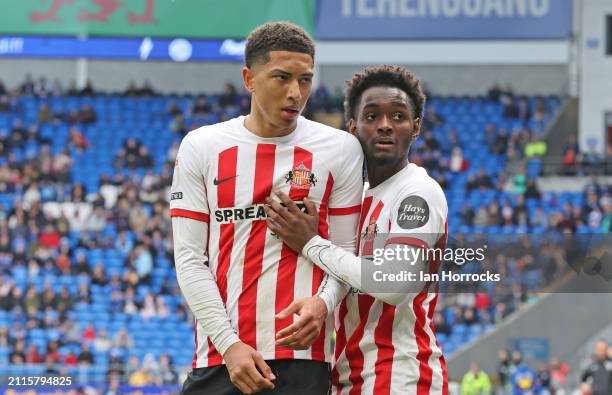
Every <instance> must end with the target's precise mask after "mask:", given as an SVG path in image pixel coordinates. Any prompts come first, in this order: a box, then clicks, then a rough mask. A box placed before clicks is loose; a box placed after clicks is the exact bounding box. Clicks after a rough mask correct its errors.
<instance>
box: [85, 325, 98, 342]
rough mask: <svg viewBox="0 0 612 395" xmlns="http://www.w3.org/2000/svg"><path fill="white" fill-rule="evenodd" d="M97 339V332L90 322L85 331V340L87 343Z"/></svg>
mask: <svg viewBox="0 0 612 395" xmlns="http://www.w3.org/2000/svg"><path fill="white" fill-rule="evenodd" d="M95 339H96V330H95V328H94V326H93V323H91V322H89V323H88V324H87V326H86V327H85V329H84V330H83V340H84V341H86V342H91V341H94V340H95Z"/></svg>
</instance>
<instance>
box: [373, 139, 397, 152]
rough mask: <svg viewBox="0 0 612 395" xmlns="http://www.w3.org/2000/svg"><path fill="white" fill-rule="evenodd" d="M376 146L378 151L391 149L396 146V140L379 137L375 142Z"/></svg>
mask: <svg viewBox="0 0 612 395" xmlns="http://www.w3.org/2000/svg"><path fill="white" fill-rule="evenodd" d="M374 146H375V147H376V148H378V149H390V148H393V147H394V146H395V140H394V139H393V138H391V137H379V138H377V139H376V140H374Z"/></svg>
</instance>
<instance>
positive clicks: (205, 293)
mask: <svg viewBox="0 0 612 395" xmlns="http://www.w3.org/2000/svg"><path fill="white" fill-rule="evenodd" d="M191 138H192V136H191V135H188V136H187V137H185V139H183V141H182V142H181V145H180V147H179V152H178V154H177V161H176V163H175V167H174V176H173V179H172V187H171V190H170V216H171V217H172V234H173V240H174V257H175V266H176V277H177V280H178V284H179V286H180V288H181V291H182V292H183V295H184V297H185V300H186V301H187V304H188V306H189V308H190V309H191V311H192V312H193V315H194V316H195V318H196V319H197V320H198V323H199V325H201V326H202V328H203V330H204V332H205V333H206V335H207V336H209V337H210V340H211V342H212V343H213V344H214V346H215V348H216V349H217V350H218V351H219V352H220V353H221V355H223V354H224V353H225V351H227V349H228V348H229V347H230V346H231V345H232V344H234V343H236V342H238V341H240V339H239V338H238V335H237V334H236V331H235V330H234V328H232V325H231V322H230V319H229V316H228V315H227V311H226V309H225V305H224V304H223V300H222V299H221V294H220V292H219V287H218V285H217V282H216V281H215V278H214V276H213V273H212V272H211V270H210V268H209V266H208V256H207V251H206V249H207V246H206V240H208V222H209V208H208V202H207V199H206V190H205V187H204V181H203V180H204V178H203V174H202V169H203V168H204V167H203V166H202V164H201V163H200V162H199V158H200V157H201V154H200V155H199V154H198V152H197V150H196V148H195V147H194V145H193V143H192V141H191Z"/></svg>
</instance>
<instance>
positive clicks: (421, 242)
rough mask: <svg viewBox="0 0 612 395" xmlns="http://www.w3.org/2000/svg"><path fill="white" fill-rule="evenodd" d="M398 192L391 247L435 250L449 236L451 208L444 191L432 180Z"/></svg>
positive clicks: (392, 219) (390, 239)
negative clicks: (448, 218) (448, 226)
mask: <svg viewBox="0 0 612 395" xmlns="http://www.w3.org/2000/svg"><path fill="white" fill-rule="evenodd" d="M398 192H399V193H398V194H397V201H396V203H395V204H394V206H393V209H392V212H391V217H390V221H391V229H390V231H389V233H390V235H389V239H388V240H387V244H408V245H412V246H415V247H423V248H434V247H435V245H436V243H437V242H438V240H440V238H441V237H443V236H444V235H445V233H446V218H447V214H448V208H447V203H446V197H445V196H444V192H443V191H442V188H440V186H439V185H438V183H437V182H436V181H434V180H432V179H430V178H428V179H427V180H426V181H423V182H419V183H418V185H412V186H408V187H404V188H402V189H401V190H400V191H398Z"/></svg>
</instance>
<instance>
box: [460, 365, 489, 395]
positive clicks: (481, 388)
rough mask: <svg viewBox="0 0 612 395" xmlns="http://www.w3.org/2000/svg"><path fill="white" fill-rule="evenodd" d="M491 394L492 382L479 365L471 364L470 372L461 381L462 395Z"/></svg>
mask: <svg viewBox="0 0 612 395" xmlns="http://www.w3.org/2000/svg"><path fill="white" fill-rule="evenodd" d="M489 394H491V380H490V379H489V375H487V374H486V373H485V372H484V371H483V370H481V369H480V367H479V366H478V364H477V363H475V362H472V363H471V364H470V370H469V371H468V372H467V373H466V374H465V375H464V376H463V379H462V380H461V395H489Z"/></svg>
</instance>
